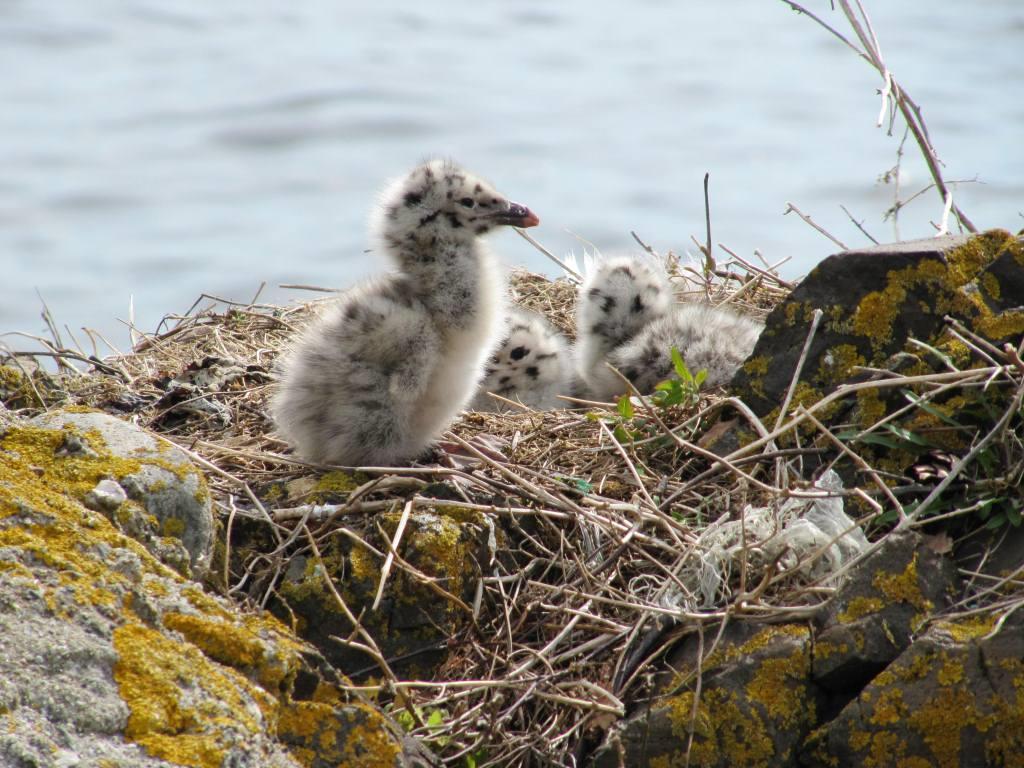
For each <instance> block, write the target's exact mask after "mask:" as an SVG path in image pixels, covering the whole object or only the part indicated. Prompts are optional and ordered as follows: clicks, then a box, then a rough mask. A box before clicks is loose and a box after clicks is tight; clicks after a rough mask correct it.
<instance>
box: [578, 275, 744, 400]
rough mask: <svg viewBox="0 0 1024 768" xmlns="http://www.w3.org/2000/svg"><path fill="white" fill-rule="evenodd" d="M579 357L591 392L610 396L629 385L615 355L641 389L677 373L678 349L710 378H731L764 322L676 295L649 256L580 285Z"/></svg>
mask: <svg viewBox="0 0 1024 768" xmlns="http://www.w3.org/2000/svg"><path fill="white" fill-rule="evenodd" d="M576 318H577V326H578V335H579V338H578V341H577V348H578V350H579V354H578V356H577V365H578V368H579V373H580V376H581V378H582V379H583V380H584V382H585V384H586V386H587V394H588V395H589V396H590V397H593V398H596V399H601V400H609V399H612V398H614V397H615V396H616V395H619V394H622V393H623V391H624V390H625V387H624V385H623V383H622V381H621V379H619V377H618V376H616V375H615V374H614V372H613V371H611V370H610V369H609V368H608V366H607V365H605V362H608V363H611V364H612V365H613V366H615V367H616V368H617V369H619V371H621V372H622V374H623V375H624V376H626V378H628V379H629V380H630V381H631V382H632V383H633V385H634V386H636V388H637V389H638V390H640V391H641V392H644V393H647V392H651V391H653V389H654V386H655V384H657V383H658V382H659V381H663V380H665V379H667V378H670V377H671V376H672V375H673V374H674V368H673V365H672V358H671V349H672V347H675V348H676V349H678V350H679V353H680V354H681V355H682V357H683V360H684V361H685V362H686V366H687V368H689V369H690V371H691V372H693V373H697V372H698V371H701V370H704V371H707V378H706V379H705V386H707V387H718V386H722V385H725V384H728V383H729V381H730V380H731V379H732V377H733V375H734V374H735V373H736V370H737V369H738V368H739V366H740V365H741V364H742V363H743V361H744V360H746V358H747V357H748V356H749V355H750V353H751V352H752V351H753V349H754V344H755V343H756V342H757V338H758V336H759V335H760V334H761V331H762V329H763V326H762V325H761V323H759V322H757V321H756V320H753V319H751V318H748V317H746V316H744V315H739V314H736V313H735V312H732V311H730V310H727V309H723V308H719V307H712V306H711V305H709V304H703V303H698V302H682V303H679V302H676V301H675V299H674V297H673V295H672V290H671V284H670V283H669V280H668V276H667V275H666V274H665V272H664V271H663V270H661V269H659V268H658V266H657V265H656V264H654V263H653V262H652V261H650V260H648V259H644V258H631V257H616V258H613V259H609V260H607V261H605V262H603V263H602V264H600V265H599V266H598V267H597V269H596V270H595V271H594V273H593V274H592V275H590V276H589V278H588V279H587V281H586V282H585V283H584V285H583V286H582V287H581V289H580V298H579V303H578V305H577V311H576Z"/></svg>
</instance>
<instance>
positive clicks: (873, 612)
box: [813, 532, 960, 703]
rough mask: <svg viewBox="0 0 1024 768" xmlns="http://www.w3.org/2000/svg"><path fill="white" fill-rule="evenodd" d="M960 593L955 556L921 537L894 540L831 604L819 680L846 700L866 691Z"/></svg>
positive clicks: (817, 660) (818, 646)
mask: <svg viewBox="0 0 1024 768" xmlns="http://www.w3.org/2000/svg"><path fill="white" fill-rule="evenodd" d="M959 592H960V585H959V583H958V579H957V576H956V571H955V568H954V566H953V563H952V562H951V561H950V559H949V558H947V557H944V556H942V555H938V554H936V553H935V551H934V550H933V549H932V548H931V547H929V546H928V545H927V544H926V542H925V541H924V540H922V538H921V537H920V536H918V535H917V534H915V533H909V532H908V533H898V534H890V535H889V536H887V537H886V538H885V540H884V541H883V542H882V545H881V546H880V547H879V549H878V550H876V551H875V552H873V553H872V554H871V555H870V556H869V557H867V558H866V559H865V560H864V561H863V562H861V563H859V564H858V565H857V567H856V568H855V569H854V571H853V573H852V574H851V577H850V580H849V581H847V583H846V584H844V585H843V586H842V587H841V588H840V589H839V592H838V593H837V594H836V595H835V596H834V597H833V598H832V600H830V601H829V603H828V606H827V608H826V613H825V614H824V616H823V617H822V618H821V620H820V621H819V626H820V627H821V630H820V631H819V632H818V633H817V634H816V635H815V638H814V663H813V673H814V679H815V682H816V683H818V684H819V685H821V686H822V687H823V688H826V689H827V690H829V691H832V692H834V693H837V694H840V700H841V701H842V700H843V698H842V696H841V695H842V694H844V693H845V694H852V693H854V692H856V691H859V690H860V689H861V688H862V687H863V686H864V685H865V684H867V682H868V681H869V680H871V678H873V677H874V676H875V675H876V674H877V673H878V672H880V671H881V670H882V669H884V668H885V667H886V666H887V665H888V664H889V663H890V662H891V661H892V660H893V659H895V658H896V657H897V656H898V655H899V654H901V653H902V652H903V651H904V650H906V649H907V647H909V646H910V643H911V640H912V638H913V636H914V634H915V633H916V632H917V631H918V630H920V629H921V627H922V626H924V624H925V622H927V621H928V620H929V619H931V618H932V616H933V614H937V613H939V612H941V611H942V610H944V609H945V608H947V607H948V606H949V605H950V604H951V603H952V602H953V601H954V600H955V599H956V597H957V595H958V594H959ZM846 698H848V696H847V697H846ZM844 703H845V701H844Z"/></svg>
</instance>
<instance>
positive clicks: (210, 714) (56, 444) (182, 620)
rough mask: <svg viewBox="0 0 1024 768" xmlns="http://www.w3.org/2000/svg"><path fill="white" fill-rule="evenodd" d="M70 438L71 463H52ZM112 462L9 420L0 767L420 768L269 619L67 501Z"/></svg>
mask: <svg viewBox="0 0 1024 768" xmlns="http://www.w3.org/2000/svg"><path fill="white" fill-rule="evenodd" d="M71 435H77V436H78V437H79V438H80V440H81V442H82V451H83V453H82V454H80V455H78V456H77V458H75V457H74V455H73V452H71V453H69V456H68V457H66V458H62V457H59V456H55V454H56V453H57V452H58V451H59V449H60V447H61V446H62V445H67V443H68V442H70V441H67V440H65V438H67V437H69V436H71ZM69 450H70V449H69ZM89 451H92V452H94V453H95V454H96V456H94V457H93V456H88V455H85V454H87V453H88V452H89ZM110 456H111V454H110V452H109V449H108V447H107V446H106V442H105V441H101V440H99V439H98V438H97V436H96V435H95V434H94V433H91V430H85V431H79V430H76V429H72V428H64V429H60V430H55V429H50V428H43V427H40V426H33V425H28V424H25V423H14V424H11V425H8V426H7V427H6V433H5V434H4V436H3V440H2V441H0V638H2V640H0V648H2V651H0V765H4V766H7V765H12V766H52V765H61V766H86V765H89V766H93V765H97V766H98V765H106V766H120V767H122V768H129V766H131V767H132V768H135V767H136V766H141V767H142V768H150V767H151V766H153V767H155V766H190V767H191V768H222V767H226V766H231V768H264V767H269V768H285V767H287V768H299V766H305V767H306V768H326V767H327V766H332V767H333V766H337V765H348V766H402V765H413V764H417V765H422V764H426V763H424V762H423V760H425V759H426V754H425V753H422V752H420V751H419V750H417V749H413V748H410V747H407V746H406V744H405V742H404V740H403V737H402V736H401V734H400V731H399V730H398V728H397V726H395V725H394V724H393V723H392V722H391V721H390V720H389V719H387V718H386V717H385V716H384V715H383V714H381V713H380V712H379V711H377V710H376V709H374V708H373V707H372V706H370V705H369V704H368V703H366V702H365V701H362V700H360V699H359V698H356V697H354V696H353V695H351V694H348V693H346V692H345V689H344V685H343V680H342V679H341V678H340V676H339V675H338V674H337V673H336V672H335V671H334V670H333V668H331V667H330V666H329V665H328V664H326V662H324V661H323V659H322V657H320V656H319V655H318V654H317V653H316V652H315V651H314V650H313V649H312V648H310V647H309V646H308V645H306V644H305V643H303V642H302V641H300V640H299V639H298V638H296V637H295V636H294V635H292V634H291V633H290V632H289V631H288V630H287V629H286V628H285V627H284V626H283V625H281V624H280V623H279V622H278V621H277V620H276V619H274V618H272V617H269V616H259V615H251V614H245V613H242V612H240V611H239V610H238V609H237V608H235V607H234V606H232V605H231V604H230V603H228V602H227V601H224V600H221V599H217V598H214V597H211V596H209V595H207V594H206V593H205V592H203V590H202V589H201V588H200V587H199V586H198V585H196V584H195V583H193V582H190V581H188V580H186V579H185V578H183V577H182V576H181V575H180V574H178V573H176V572H175V571H173V570H172V569H170V568H168V567H166V566H165V565H163V564H162V563H160V562H159V561H158V560H157V559H156V558H155V557H153V555H151V554H150V553H149V552H148V551H147V550H146V549H145V548H144V547H143V546H142V545H141V544H140V543H139V542H137V541H136V540H135V539H133V538H131V537H129V536H127V535H125V534H124V533H123V532H121V531H120V530H119V529H118V528H117V527H116V526H115V525H113V524H112V523H111V521H110V520H109V519H108V518H107V517H106V516H105V515H104V514H102V513H100V512H96V511H93V510H90V509H89V508H87V507H85V506H84V505H83V504H82V503H80V502H79V501H78V499H79V498H81V496H82V495H83V492H84V490H85V489H86V488H87V487H88V486H90V485H91V484H93V485H94V484H95V481H96V474H95V471H94V470H95V467H94V465H93V464H92V463H90V462H96V461H100V460H106V461H112V460H113V459H111V458H110ZM118 461H120V462H124V463H122V464H116V463H115V465H114V466H115V470H114V476H120V473H119V469H126V468H129V469H130V468H131V465H130V461H129V460H128V459H125V458H123V457H122V458H120V459H118ZM72 469H75V470H76V471H72ZM131 471H132V472H134V471H136V470H135V469H131ZM129 474H130V472H129Z"/></svg>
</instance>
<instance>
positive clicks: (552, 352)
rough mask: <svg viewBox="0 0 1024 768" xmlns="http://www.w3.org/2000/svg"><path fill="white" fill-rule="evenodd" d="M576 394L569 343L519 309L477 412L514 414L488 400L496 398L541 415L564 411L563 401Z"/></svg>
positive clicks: (545, 323)
mask: <svg viewBox="0 0 1024 768" xmlns="http://www.w3.org/2000/svg"><path fill="white" fill-rule="evenodd" d="M573 390H574V382H573V361H572V352H571V350H570V347H569V342H568V340H567V339H566V338H565V337H564V336H563V335H562V334H561V333H559V332H558V331H557V330H555V328H554V327H553V326H552V325H551V324H550V323H549V322H548V321H547V320H546V319H545V318H543V317H542V316H541V315H538V314H537V313H536V312H530V311H529V310H526V309H521V308H519V307H513V308H512V309H510V311H509V314H508V317H507V320H506V327H505V333H504V337H503V339H502V341H501V343H500V344H499V345H498V347H497V349H495V350H494V352H493V354H492V355H491V357H490V359H489V360H488V361H487V367H486V369H485V375H484V380H483V381H482V382H481V383H480V387H479V389H478V391H477V396H476V398H474V400H473V403H472V405H471V406H470V407H471V408H472V409H473V410H475V411H498V410H504V409H505V408H508V406H507V404H505V403H502V402H501V401H500V400H497V399H495V398H493V397H491V396H490V395H489V394H488V393H489V392H493V393H494V394H496V395H501V396H502V397H503V398H505V399H506V400H512V401H514V402H518V403H522V404H523V405H527V406H529V407H530V408H533V409H535V410H540V411H543V410H551V409H554V408H564V407H565V406H566V403H565V401H564V400H560V399H559V398H558V395H571V394H572V393H573Z"/></svg>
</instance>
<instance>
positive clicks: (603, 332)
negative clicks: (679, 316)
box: [576, 256, 673, 399]
mask: <svg viewBox="0 0 1024 768" xmlns="http://www.w3.org/2000/svg"><path fill="white" fill-rule="evenodd" d="M672 302H673V298H672V287H671V285H670V284H669V281H668V275H666V274H665V271H664V270H663V269H661V268H660V267H659V266H658V265H657V264H656V263H655V262H654V261H653V260H652V259H643V258H633V257H630V256H616V257H612V258H608V259H604V260H602V261H600V262H598V263H597V264H595V265H594V268H593V269H592V270H590V271H588V273H587V276H586V279H585V280H584V282H583V284H582V285H581V286H580V289H579V299H578V301H577V304H576V334H577V338H576V367H577V372H578V373H579V377H580V379H581V380H582V383H583V387H584V391H585V393H586V394H587V395H588V396H590V397H595V398H599V399H606V398H608V397H611V396H612V395H613V394H616V393H618V392H621V391H622V389H623V385H622V381H621V380H620V379H619V377H618V376H616V375H615V374H614V373H613V372H612V371H610V370H609V369H608V366H607V365H605V362H606V361H607V360H609V359H610V355H611V354H612V353H613V352H614V351H615V350H616V349H618V348H619V347H621V346H623V345H624V344H626V343H628V342H629V341H630V340H631V339H633V338H634V337H635V336H636V335H637V334H639V333H640V331H641V330H642V329H643V328H644V327H645V326H647V325H649V324H650V323H652V322H654V321H655V320H658V319H660V318H663V317H665V316H666V315H667V314H668V312H669V309H670V308H671V306H672ZM666 353H667V350H666Z"/></svg>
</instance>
